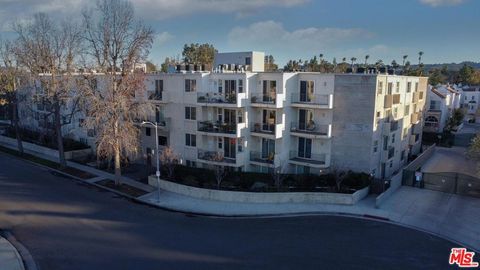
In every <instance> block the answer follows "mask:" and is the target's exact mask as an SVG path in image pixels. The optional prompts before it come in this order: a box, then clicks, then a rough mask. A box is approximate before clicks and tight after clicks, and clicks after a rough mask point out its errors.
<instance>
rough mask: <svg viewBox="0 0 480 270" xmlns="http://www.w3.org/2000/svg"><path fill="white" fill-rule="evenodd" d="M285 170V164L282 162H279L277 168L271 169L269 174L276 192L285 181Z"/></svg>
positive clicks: (286, 167)
mask: <svg viewBox="0 0 480 270" xmlns="http://www.w3.org/2000/svg"><path fill="white" fill-rule="evenodd" d="M287 169H288V166H287V163H285V162H284V161H280V164H279V166H278V167H276V168H273V170H272V171H271V173H270V174H271V175H272V179H273V183H274V185H275V188H276V189H277V191H278V190H280V188H281V187H282V185H283V181H285V179H286V178H287Z"/></svg>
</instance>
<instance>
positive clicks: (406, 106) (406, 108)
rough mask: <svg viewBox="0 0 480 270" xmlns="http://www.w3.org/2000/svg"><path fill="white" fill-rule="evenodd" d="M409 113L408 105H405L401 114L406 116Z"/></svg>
mask: <svg viewBox="0 0 480 270" xmlns="http://www.w3.org/2000/svg"><path fill="white" fill-rule="evenodd" d="M409 114H410V105H405V111H404V112H403V116H407V115H409Z"/></svg>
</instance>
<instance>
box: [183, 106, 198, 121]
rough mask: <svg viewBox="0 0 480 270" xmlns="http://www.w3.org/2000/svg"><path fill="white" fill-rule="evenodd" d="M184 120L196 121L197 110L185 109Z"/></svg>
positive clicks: (192, 108)
mask: <svg viewBox="0 0 480 270" xmlns="http://www.w3.org/2000/svg"><path fill="white" fill-rule="evenodd" d="M185 119H187V120H197V108H195V107H185Z"/></svg>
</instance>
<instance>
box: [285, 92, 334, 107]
mask: <svg viewBox="0 0 480 270" xmlns="http://www.w3.org/2000/svg"><path fill="white" fill-rule="evenodd" d="M292 103H297V104H312V105H323V106H329V105H330V95H319V94H303V93H293V94H292Z"/></svg>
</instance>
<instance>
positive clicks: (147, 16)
mask: <svg viewBox="0 0 480 270" xmlns="http://www.w3.org/2000/svg"><path fill="white" fill-rule="evenodd" d="M92 2H93V1H88V0H83V1H82V0H63V1H62V0H17V1H14V0H0V24H1V29H2V31H3V32H8V31H9V27H8V25H9V23H10V22H11V21H13V20H19V19H20V20H21V19H26V18H28V17H29V16H30V15H31V14H32V13H34V12H37V11H43V12H47V13H51V14H52V15H53V16H57V17H59V16H63V17H69V18H74V17H75V14H78V13H79V11H80V10H81V8H82V7H83V6H85V5H86V4H91V3H92ZM132 2H133V4H134V6H135V8H136V12H137V15H138V16H139V17H141V18H143V20H144V21H145V22H146V23H147V24H149V25H151V26H152V27H153V28H154V30H155V31H156V35H157V36H156V39H155V44H154V46H153V48H152V51H151V55H150V59H151V60H152V61H153V62H154V63H157V64H160V63H161V62H163V60H164V58H165V57H167V56H177V55H180V54H181V50H182V47H183V44H185V43H191V42H199V43H204V42H208V43H212V44H214V46H215V47H216V48H217V49H218V50H219V51H246V50H257V51H265V52H266V53H267V54H272V55H274V57H275V59H276V60H277V62H278V63H279V64H280V65H283V64H284V63H285V62H286V61H287V60H288V59H308V58H310V57H312V56H313V55H318V54H320V53H323V54H324V55H325V58H326V59H328V60H330V61H331V60H332V59H333V57H336V58H337V61H340V60H341V58H343V57H346V58H347V59H349V58H351V57H356V58H357V59H359V60H360V59H363V58H364V57H365V55H366V54H368V55H370V61H372V62H373V61H376V60H377V59H383V60H384V62H387V63H390V62H391V61H392V60H393V59H396V60H397V62H401V57H402V55H405V54H407V55H409V60H410V61H411V62H412V63H416V62H417V61H418V60H417V58H418V56H417V53H418V51H420V50H421V51H424V52H425V54H424V57H423V59H424V61H423V62H425V63H443V62H461V61H464V60H472V61H477V62H479V61H480V1H479V0H402V1H398V0H362V1H359V0H335V1H331V0H329V1H327V0H134V1H132ZM3 35H8V33H4V34H3Z"/></svg>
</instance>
